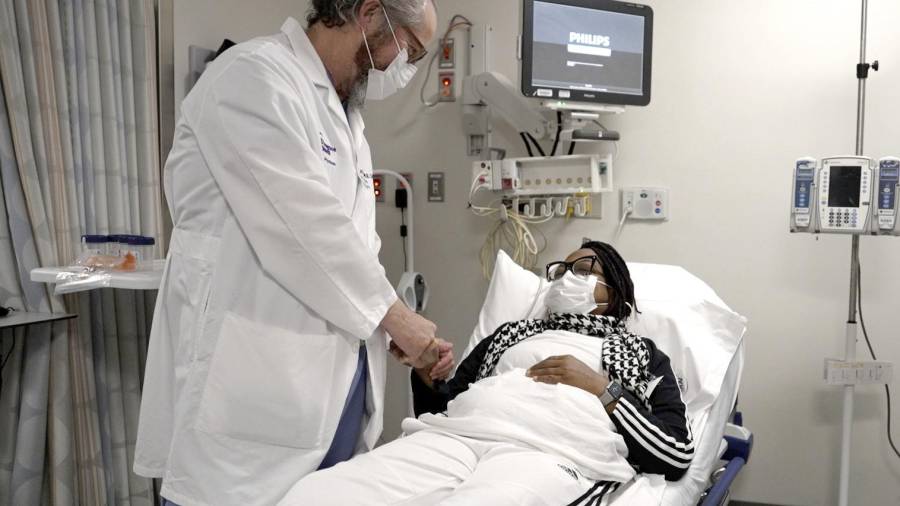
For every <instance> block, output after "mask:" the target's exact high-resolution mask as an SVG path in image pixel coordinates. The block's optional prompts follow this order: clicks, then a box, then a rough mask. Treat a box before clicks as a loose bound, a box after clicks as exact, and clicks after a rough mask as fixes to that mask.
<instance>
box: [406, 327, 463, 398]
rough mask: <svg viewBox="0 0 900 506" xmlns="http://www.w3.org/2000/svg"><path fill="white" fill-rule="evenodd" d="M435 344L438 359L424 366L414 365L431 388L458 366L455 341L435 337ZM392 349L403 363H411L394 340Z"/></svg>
mask: <svg viewBox="0 0 900 506" xmlns="http://www.w3.org/2000/svg"><path fill="white" fill-rule="evenodd" d="M435 346H436V349H437V352H438V359H437V361H436V362H433V363H431V364H428V365H425V366H423V367H415V366H413V368H414V369H415V371H416V374H418V375H419V378H421V380H422V382H423V383H425V384H426V385H428V386H429V387H430V388H434V382H435V381H443V380H446V379H447V378H448V377H450V373H451V372H452V371H453V367H455V366H456V361H455V360H454V359H453V343H449V342H447V341H444V340H443V339H435ZM390 350H391V354H392V355H394V357H395V358H396V359H397V360H399V361H400V362H401V363H403V364H405V365H411V364H410V363H409V360H408V359H407V358H406V356H405V355H404V354H403V351H401V350H400V348H399V347H397V345H396V344H395V343H394V342H393V341H391V346H390Z"/></svg>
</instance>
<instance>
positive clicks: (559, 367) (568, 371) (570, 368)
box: [525, 355, 609, 395]
mask: <svg viewBox="0 0 900 506" xmlns="http://www.w3.org/2000/svg"><path fill="white" fill-rule="evenodd" d="M525 375H526V376H528V377H529V378H532V379H534V381H539V382H541V383H549V384H551V385H555V384H557V383H562V384H564V385H569V386H572V387H575V388H580V389H582V390H584V391H586V392H590V393H592V394H594V395H603V392H605V391H606V386H607V385H609V378H607V376H606V374H605V373H601V372H598V371H595V370H593V369H591V368H590V367H589V366H588V365H587V364H585V363H584V362H582V361H580V360H578V359H577V358H575V357H573V356H572V355H565V356H557V357H550V358H547V359H545V360H542V361H540V362H538V363H537V364H535V365H533V366H531V369H528V371H526V373H525Z"/></svg>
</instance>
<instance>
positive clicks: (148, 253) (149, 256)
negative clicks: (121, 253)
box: [128, 235, 156, 271]
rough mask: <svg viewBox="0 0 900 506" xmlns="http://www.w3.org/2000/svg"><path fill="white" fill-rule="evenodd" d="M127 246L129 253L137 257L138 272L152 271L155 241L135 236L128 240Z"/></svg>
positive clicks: (150, 238)
mask: <svg viewBox="0 0 900 506" xmlns="http://www.w3.org/2000/svg"><path fill="white" fill-rule="evenodd" d="M128 245H129V248H130V249H131V251H133V252H134V253H135V254H136V256H137V268H138V270H142V271H143V270H151V269H153V259H154V256H153V249H154V246H155V245H156V239H154V238H152V237H145V236H141V235H135V236H132V237H130V238H129V242H128Z"/></svg>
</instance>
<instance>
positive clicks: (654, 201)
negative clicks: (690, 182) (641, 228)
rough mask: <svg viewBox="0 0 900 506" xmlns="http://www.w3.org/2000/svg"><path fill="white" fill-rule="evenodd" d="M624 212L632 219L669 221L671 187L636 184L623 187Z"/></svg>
mask: <svg viewBox="0 0 900 506" xmlns="http://www.w3.org/2000/svg"><path fill="white" fill-rule="evenodd" d="M622 214H623V215H624V214H628V219H631V220H648V221H668V219H669V189H668V188H654V187H644V186H634V187H629V188H623V189H622Z"/></svg>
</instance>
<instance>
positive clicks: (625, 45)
mask: <svg viewBox="0 0 900 506" xmlns="http://www.w3.org/2000/svg"><path fill="white" fill-rule="evenodd" d="M525 3H526V8H525V18H526V19H525V27H524V29H523V33H524V37H523V65H522V67H523V73H522V91H523V93H525V95H526V96H531V97H540V98H548V99H550V98H556V99H567V100H571V101H586V102H600V103H609V104H631V105H646V104H648V103H649V102H650V54H651V46H652V24H653V18H652V13H653V11H652V10H651V9H650V8H649V7H646V6H638V5H636V4H626V3H622V2H612V1H585V0H525Z"/></svg>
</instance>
